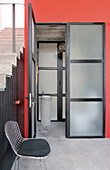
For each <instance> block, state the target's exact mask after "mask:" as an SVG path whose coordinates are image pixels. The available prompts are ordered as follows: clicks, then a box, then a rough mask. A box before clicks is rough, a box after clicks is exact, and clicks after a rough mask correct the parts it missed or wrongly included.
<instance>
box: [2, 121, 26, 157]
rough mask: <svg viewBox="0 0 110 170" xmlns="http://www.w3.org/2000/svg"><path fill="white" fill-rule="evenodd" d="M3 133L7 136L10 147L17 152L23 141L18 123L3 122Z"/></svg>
mask: <svg viewBox="0 0 110 170" xmlns="http://www.w3.org/2000/svg"><path fill="white" fill-rule="evenodd" d="M5 135H6V137H7V138H8V140H9V142H10V144H11V147H12V149H13V150H14V152H15V153H16V154H17V151H18V149H19V147H20V145H21V143H22V141H23V137H22V136H21V132H20V129H19V126H18V123H17V122H15V121H8V122H6V123H5Z"/></svg>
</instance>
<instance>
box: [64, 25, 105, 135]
mask: <svg viewBox="0 0 110 170" xmlns="http://www.w3.org/2000/svg"><path fill="white" fill-rule="evenodd" d="M67 36H68V37H67V44H68V46H67V62H66V64H67V72H66V77H67V87H66V91H67V95H66V111H67V137H103V136H104V24H91V23H90V24H87V23H85V24H80V23H79V24H72V23H71V24H68V26H67Z"/></svg>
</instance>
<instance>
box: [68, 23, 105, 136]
mask: <svg viewBox="0 0 110 170" xmlns="http://www.w3.org/2000/svg"><path fill="white" fill-rule="evenodd" d="M70 25H103V59H102V60H70ZM70 63H102V65H103V75H102V76H103V98H98V99H96V98H90V99H89V98H87V99H84V98H81V99H79V98H77V99H76V98H71V99H70ZM66 68H67V69H66V80H67V81H66V92H67V93H66V137H67V138H104V137H105V23H74V22H70V23H67V31H66ZM74 101H81V102H84V101H85V102H86V101H88V102H92V101H99V102H100V101H102V102H103V127H102V131H103V135H102V136H70V102H74Z"/></svg>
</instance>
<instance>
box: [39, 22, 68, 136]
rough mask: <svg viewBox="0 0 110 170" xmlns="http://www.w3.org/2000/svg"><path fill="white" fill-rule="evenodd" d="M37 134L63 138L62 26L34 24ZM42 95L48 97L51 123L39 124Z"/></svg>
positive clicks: (64, 69) (63, 27) (63, 45)
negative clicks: (35, 39) (49, 98)
mask: <svg viewBox="0 0 110 170" xmlns="http://www.w3.org/2000/svg"><path fill="white" fill-rule="evenodd" d="M36 32H37V62H38V86H37V133H38V135H39V136H41V137H42V136H46V137H47V136H49V137H53V136H55V137H64V136H65V118H66V116H65V115H66V114H65V112H66V111H65V97H66V91H65V74H66V62H65V61H66V60H65V32H66V25H65V24H49V25H48V24H43V25H42V24H37V25H36ZM42 94H45V95H48V96H51V99H52V100H51V115H50V120H51V123H50V125H49V126H45V125H42V123H41V122H42V121H41V112H42Z"/></svg>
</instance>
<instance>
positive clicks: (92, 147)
mask: <svg viewBox="0 0 110 170" xmlns="http://www.w3.org/2000/svg"><path fill="white" fill-rule="evenodd" d="M53 124H54V125H52V127H54V130H55V132H56V133H55V136H54V131H53V133H52V131H51V130H50V136H49V133H48V134H44V135H45V137H44V135H43V134H39V135H37V137H38V138H41V136H42V137H43V138H45V139H46V140H47V141H48V142H49V144H50V147H51V154H50V155H49V157H48V158H47V159H46V160H45V162H46V165H47V169H48V170H110V139H66V138H65V137H64V134H63V135H61V136H60V134H61V131H60V132H59V130H57V131H56V129H57V126H58V127H59V126H60V125H58V124H56V125H57V126H56V125H55V123H53ZM55 126H56V127H55ZM39 127H40V126H39ZM49 129H50V128H49ZM62 130H63V131H62V132H64V124H63V123H62ZM57 134H58V135H57ZM39 136H40V137H39ZM35 169H36V170H37V169H38V170H40V166H39V161H38V160H29V159H21V160H20V170H35Z"/></svg>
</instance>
